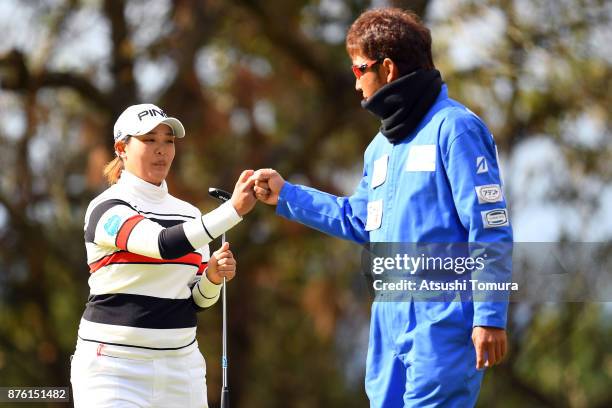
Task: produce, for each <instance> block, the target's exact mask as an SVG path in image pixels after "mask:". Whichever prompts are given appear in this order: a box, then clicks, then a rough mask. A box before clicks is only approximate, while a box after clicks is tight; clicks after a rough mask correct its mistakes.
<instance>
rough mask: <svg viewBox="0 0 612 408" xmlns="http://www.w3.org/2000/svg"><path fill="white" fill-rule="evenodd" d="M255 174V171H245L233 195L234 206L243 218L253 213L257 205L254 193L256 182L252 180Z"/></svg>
mask: <svg viewBox="0 0 612 408" xmlns="http://www.w3.org/2000/svg"><path fill="white" fill-rule="evenodd" d="M253 173H254V171H253V170H245V171H243V172H242V174H241V175H240V177H239V178H238V181H237V182H236V186H235V187H234V192H233V193H232V199H231V202H232V205H233V206H234V208H235V209H236V212H237V213H238V214H239V215H240V216H241V217H242V216H243V215H246V214H247V213H248V212H249V211H251V210H252V209H253V207H255V204H256V203H257V199H256V198H255V194H254V193H253V187H254V185H255V180H253V179H251V176H252V175H253Z"/></svg>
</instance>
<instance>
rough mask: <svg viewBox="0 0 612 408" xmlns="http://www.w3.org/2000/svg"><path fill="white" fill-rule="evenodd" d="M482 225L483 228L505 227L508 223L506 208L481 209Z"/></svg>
mask: <svg viewBox="0 0 612 408" xmlns="http://www.w3.org/2000/svg"><path fill="white" fill-rule="evenodd" d="M480 215H481V216H482V225H484V227H485V228H496V227H505V226H507V225H509V222H508V210H506V209H505V208H496V209H494V210H488V211H481V212H480Z"/></svg>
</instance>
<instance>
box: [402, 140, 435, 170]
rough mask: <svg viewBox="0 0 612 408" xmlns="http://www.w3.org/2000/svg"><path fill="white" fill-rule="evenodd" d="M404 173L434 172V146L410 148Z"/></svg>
mask: <svg viewBox="0 0 612 408" xmlns="http://www.w3.org/2000/svg"><path fill="white" fill-rule="evenodd" d="M406 171H436V145H415V146H412V147H410V152H409V153H408V160H406Z"/></svg>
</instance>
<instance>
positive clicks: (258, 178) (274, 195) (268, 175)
mask: <svg viewBox="0 0 612 408" xmlns="http://www.w3.org/2000/svg"><path fill="white" fill-rule="evenodd" d="M251 179H252V180H254V182H255V187H254V191H255V197H257V199H258V200H259V201H261V202H263V203H266V204H270V205H276V204H277V203H278V195H279V194H280V191H281V189H282V188H283V186H284V185H285V180H284V179H283V177H282V176H281V175H280V174H279V173H278V172H277V171H276V170H274V169H259V170H257V171H256V172H255V173H254V174H253V175H252V176H251Z"/></svg>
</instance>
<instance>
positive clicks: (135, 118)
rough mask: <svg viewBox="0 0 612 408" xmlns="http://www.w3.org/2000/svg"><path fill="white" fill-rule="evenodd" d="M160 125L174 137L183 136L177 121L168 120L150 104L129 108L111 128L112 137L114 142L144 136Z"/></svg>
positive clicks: (182, 129) (160, 110) (159, 109)
mask: <svg viewBox="0 0 612 408" xmlns="http://www.w3.org/2000/svg"><path fill="white" fill-rule="evenodd" d="M160 123H163V124H165V125H168V126H170V128H171V129H172V133H173V134H174V136H176V137H184V136H185V128H184V127H183V124H182V123H181V122H180V121H179V120H178V119H176V118H169V117H168V115H166V114H165V113H164V111H163V110H162V109H161V108H158V107H157V106H155V105H153V104H151V103H143V104H140V105H132V106H129V107H128V108H127V109H126V110H124V111H123V113H122V114H121V115H119V117H118V118H117V121H116V122H115V126H114V127H113V137H114V139H115V142H116V141H117V140H123V139H125V138H126V137H128V136H139V135H144V134H146V133H148V132H149V131H151V130H152V129H153V128H155V126H157V125H159V124H160Z"/></svg>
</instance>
